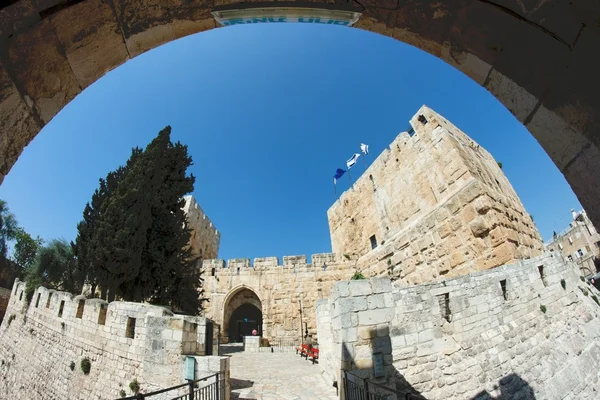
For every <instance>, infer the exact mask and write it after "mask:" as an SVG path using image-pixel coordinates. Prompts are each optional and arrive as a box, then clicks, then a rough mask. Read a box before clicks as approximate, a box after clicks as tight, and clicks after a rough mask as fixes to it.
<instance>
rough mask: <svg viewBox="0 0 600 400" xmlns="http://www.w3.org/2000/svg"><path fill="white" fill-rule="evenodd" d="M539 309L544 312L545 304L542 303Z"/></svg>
mask: <svg viewBox="0 0 600 400" xmlns="http://www.w3.org/2000/svg"><path fill="white" fill-rule="evenodd" d="M540 311H541V312H543V313H544V314H546V306H545V305H543V304H542V305H541V306H540Z"/></svg>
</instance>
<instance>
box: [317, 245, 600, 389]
mask: <svg viewBox="0 0 600 400" xmlns="http://www.w3.org/2000/svg"><path fill="white" fill-rule="evenodd" d="M599 295H600V294H599V293H598V292H597V291H596V290H595V289H594V288H593V287H591V286H590V285H587V284H586V283H584V282H583V281H581V280H580V276H579V271H578V270H577V268H576V267H575V266H574V265H573V264H571V263H566V262H565V261H564V259H562V257H556V256H552V255H551V254H549V253H546V254H544V255H542V256H539V257H537V258H534V259H530V260H526V261H521V262H518V263H516V264H510V265H505V266H502V267H499V268H495V269H493V270H489V271H483V272H478V273H473V274H470V275H468V276H464V277H460V278H455V279H449V280H446V281H444V282H441V283H429V284H422V285H417V286H411V287H395V286H393V287H392V286H391V284H390V282H389V280H385V279H371V280H364V281H349V282H340V283H338V284H336V285H335V287H334V288H333V290H332V292H331V294H330V297H329V299H328V300H327V301H326V302H325V301H321V302H319V304H318V306H317V315H318V326H319V329H318V335H319V344H320V347H321V357H322V359H323V362H322V363H321V366H322V367H323V368H324V374H325V376H326V377H327V378H328V379H331V380H336V381H338V382H340V384H341V381H340V371H341V370H342V369H346V370H351V371H354V372H356V373H357V374H359V375H362V376H364V377H367V378H369V379H371V380H373V381H374V382H378V383H381V384H383V385H386V386H388V387H392V388H394V389H397V390H403V391H412V392H418V393H421V394H422V395H423V396H425V397H426V398H428V399H432V400H435V399H474V398H490V396H491V398H534V397H532V395H531V393H534V395H535V398H539V399H565V398H590V399H591V398H596V397H597V392H596V390H597V389H596V387H597V384H598V382H599V380H600V372H598V371H599V368H598V367H599V366H600V361H599V360H600V318H599V317H600V305H599V304H598V303H597V301H598V296H599ZM374 353H379V354H380V356H381V357H382V358H383V364H384V369H385V377H383V378H379V379H376V378H374V374H373V354H374ZM480 396H481V397H480ZM500 396H504V397H500Z"/></svg>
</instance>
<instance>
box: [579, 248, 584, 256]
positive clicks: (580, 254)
mask: <svg viewBox="0 0 600 400" xmlns="http://www.w3.org/2000/svg"><path fill="white" fill-rule="evenodd" d="M584 254H585V253H584V252H583V249H578V250H577V255H578V256H579V257H583V255H584Z"/></svg>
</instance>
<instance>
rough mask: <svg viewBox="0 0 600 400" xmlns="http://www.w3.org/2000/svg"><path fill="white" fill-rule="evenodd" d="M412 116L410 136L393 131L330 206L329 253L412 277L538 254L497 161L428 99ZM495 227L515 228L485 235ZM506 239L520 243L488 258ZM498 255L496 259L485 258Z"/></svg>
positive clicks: (371, 269) (537, 242) (373, 272)
mask: <svg viewBox="0 0 600 400" xmlns="http://www.w3.org/2000/svg"><path fill="white" fill-rule="evenodd" d="M419 115H423V116H424V117H425V119H426V121H427V122H426V123H423V122H420V121H419V120H418V116H419ZM410 123H411V125H412V127H413V128H414V132H415V133H414V135H413V136H412V137H411V136H409V135H408V134H400V135H398V137H397V138H396V139H395V140H394V142H392V144H391V145H390V148H389V150H385V151H384V152H383V153H382V154H381V155H380V156H379V157H378V158H377V159H376V160H375V161H374V162H373V163H372V164H371V166H370V167H369V168H368V169H367V170H366V171H365V172H364V173H363V175H362V176H361V177H360V178H358V179H357V180H356V182H355V183H354V185H353V187H352V188H351V189H349V190H348V191H346V192H345V193H343V194H342V195H341V196H340V198H339V200H337V201H336V202H335V204H334V205H333V206H332V207H331V208H330V209H329V210H328V212H327V216H328V220H329V226H330V231H331V241H332V248H333V251H334V252H338V253H341V254H352V255H356V256H358V257H359V259H358V265H359V267H361V269H362V270H363V272H365V271H366V273H367V275H368V276H378V275H388V276H390V277H392V278H393V279H394V280H398V279H400V280H402V281H404V282H408V283H422V282H428V281H431V280H436V279H440V278H441V277H445V278H449V277H453V276H458V275H462V274H466V273H469V272H472V271H477V270H481V269H482V268H492V267H494V266H497V265H501V264H499V262H500V263H506V262H510V261H512V260H517V259H526V258H529V257H533V256H536V255H538V254H540V252H541V251H542V247H543V246H542V241H541V237H540V235H539V233H538V232H537V229H536V228H535V225H534V224H533V223H532V221H531V218H530V217H529V215H528V213H527V212H526V211H525V208H524V207H523V204H522V203H521V201H520V200H519V198H518V196H517V194H516V193H515V191H514V189H513V188H512V186H511V185H510V182H508V179H507V178H506V176H505V175H504V174H503V172H502V170H501V169H500V168H499V167H498V164H497V162H496V160H494V158H493V157H492V156H491V155H490V154H489V153H488V152H487V151H486V150H485V149H483V148H481V147H480V146H479V145H478V144H477V143H475V142H474V141H473V140H472V139H471V138H469V137H468V136H467V135H466V134H464V133H463V132H462V131H460V130H459V129H458V128H456V127H455V126H454V125H453V124H452V123H451V122H450V121H448V120H446V119H445V118H443V117H442V116H441V115H439V114H437V113H435V112H434V111H433V110H431V109H430V108H428V107H426V106H423V107H421V109H420V110H419V111H418V112H417V113H416V114H415V116H413V118H412V119H411V121H410ZM374 187H375V188H376V189H377V190H376V191H374V190H373V188H374ZM417 205H418V206H417ZM498 226H510V227H512V228H511V229H495V230H494V235H493V237H489V235H488V233H489V232H490V230H492V229H494V228H495V227H498ZM371 238H375V241H376V242H377V244H378V246H377V247H376V248H375V249H374V250H372V249H371V246H372V243H371ZM383 241H385V246H381V245H380V243H381V242H383ZM506 242H511V243H513V244H514V245H515V246H516V247H517V249H516V250H515V251H512V252H510V253H506V252H504V253H503V254H502V257H500V254H496V255H494V254H493V248H494V247H497V246H499V245H500V244H501V243H506ZM389 245H393V246H390V248H388V247H387V246H389ZM496 253H499V251H496ZM506 254H512V255H513V258H511V259H506V257H505V256H506ZM494 257H495V258H497V259H498V260H501V261H498V262H496V261H494V262H488V261H487V260H489V259H490V258H494ZM383 260H385V262H381V261H383Z"/></svg>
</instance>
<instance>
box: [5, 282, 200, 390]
mask: <svg viewBox="0 0 600 400" xmlns="http://www.w3.org/2000/svg"><path fill="white" fill-rule="evenodd" d="M24 290H25V284H24V282H19V281H18V280H17V281H16V282H15V285H14V288H13V290H12V295H11V298H10V301H9V305H8V309H7V312H6V318H5V319H4V321H3V322H2V324H1V325H0V360H1V361H0V377H1V378H0V398H14V399H19V398H22V399H26V398H53V399H65V400H66V399H73V398H84V397H85V398H89V399H114V398H118V397H119V395H120V390H124V391H125V392H126V393H127V394H129V395H131V392H130V390H129V383H130V382H131V381H132V380H133V379H137V381H138V382H139V383H140V387H141V390H142V391H143V392H148V391H152V390H158V389H163V388H165V387H169V386H174V385H178V384H180V383H182V382H183V379H184V376H183V375H182V365H183V363H184V359H185V357H186V356H188V355H191V356H196V357H198V356H202V355H204V354H205V353H204V351H205V348H204V345H205V332H206V328H205V327H206V318H204V317H191V316H182V315H176V314H173V313H172V312H171V311H169V310H167V309H165V308H163V307H158V306H151V305H147V304H140V303H130V302H112V303H106V302H105V301H103V300H99V299H86V298H85V297H84V296H74V295H72V294H70V293H66V292H57V291H54V290H48V289H46V288H44V287H40V288H38V289H37V290H36V291H35V292H34V294H33V297H32V299H31V302H30V303H29V304H27V303H26V299H25V294H24ZM84 358H88V359H89V360H90V361H91V370H90V373H89V375H85V374H83V373H82V371H81V368H80V364H81V360H82V359H84ZM71 363H73V368H71Z"/></svg>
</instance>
